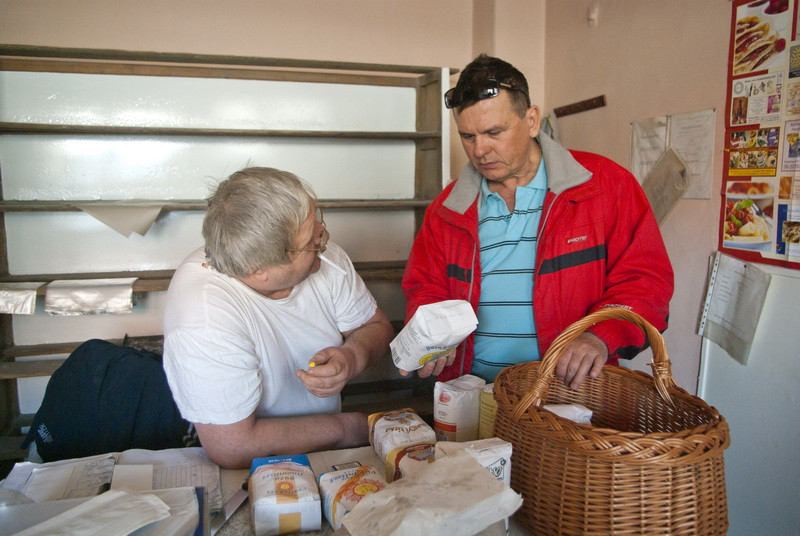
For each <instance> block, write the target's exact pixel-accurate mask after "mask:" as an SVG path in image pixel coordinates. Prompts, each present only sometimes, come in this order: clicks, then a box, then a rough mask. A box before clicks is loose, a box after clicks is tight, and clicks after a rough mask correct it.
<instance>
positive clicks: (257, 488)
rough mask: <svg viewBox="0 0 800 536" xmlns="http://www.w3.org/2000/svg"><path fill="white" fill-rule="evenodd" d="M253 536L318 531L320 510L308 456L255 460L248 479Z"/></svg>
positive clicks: (320, 520)
mask: <svg viewBox="0 0 800 536" xmlns="http://www.w3.org/2000/svg"><path fill="white" fill-rule="evenodd" d="M248 491H249V495H250V511H251V513H252V516H253V528H254V530H255V533H256V536H273V535H276V534H290V533H293V532H301V531H303V532H305V531H310V530H319V529H320V527H321V526H322V508H321V506H322V505H321V502H320V496H319V489H318V488H317V481H316V478H314V473H313V471H312V470H311V464H310V463H309V461H308V456H305V455H303V454H301V455H294V456H269V457H265V458H256V459H254V460H253V463H252V465H251V466H250V477H249V478H248Z"/></svg>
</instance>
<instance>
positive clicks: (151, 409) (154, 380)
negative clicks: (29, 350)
mask: <svg viewBox="0 0 800 536" xmlns="http://www.w3.org/2000/svg"><path fill="white" fill-rule="evenodd" d="M33 441H35V442H36V450H37V452H38V454H39V456H41V458H42V460H43V461H45V462H50V461H56V460H63V459H67V458H81V457H84V456H92V455H95V454H104V453H107V452H121V451H123V450H127V449H131V448H141V449H148V450H159V449H166V448H178V447H187V446H197V437H196V435H195V434H194V429H193V427H192V425H191V423H189V422H188V421H186V420H184V419H183V418H182V417H181V415H180V412H179V411H178V408H177V407H176V406H175V401H174V400H173V399H172V391H170V388H169V385H168V384H167V378H166V375H165V373H164V369H163V367H162V364H161V356H160V355H158V354H156V353H154V352H150V351H148V350H139V349H135V348H132V347H130V346H119V345H116V344H113V343H110V342H108V341H103V340H99V339H92V340H89V341H86V342H85V343H83V344H81V345H80V346H79V347H78V348H76V349H75V351H74V352H72V354H70V356H69V357H68V358H67V359H66V361H64V364H62V365H61V366H60V367H59V368H58V370H56V371H55V373H53V375H52V376H51V378H50V381H49V382H48V383H47V389H46V390H45V394H44V399H43V400H42V405H41V407H40V408H39V411H37V412H36V416H35V417H34V419H33V424H32V425H31V428H30V431H29V432H28V436H27V437H26V438H25V441H24V442H23V444H22V448H23V449H27V448H28V446H29V445H30V444H31V443H32V442H33Z"/></svg>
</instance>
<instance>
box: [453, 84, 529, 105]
mask: <svg viewBox="0 0 800 536" xmlns="http://www.w3.org/2000/svg"><path fill="white" fill-rule="evenodd" d="M501 88H502V89H507V90H509V91H519V92H520V93H523V94H524V93H525V91H523V90H521V89H519V88H515V87H514V86H512V85H511V84H505V83H503V82H498V81H497V80H495V79H494V78H488V79H486V80H484V81H483V82H480V83H478V84H473V85H470V86H467V87H465V88H461V89H459V87H458V85H456V87H454V88H450V89H448V90H447V92H445V94H444V105H445V107H446V108H448V109H449V108H456V107H458V106H461V105H462V104H464V103H465V102H477V101H480V100H484V99H491V98H494V97H496V96H498V95H499V94H500V89H501ZM526 96H527V95H526Z"/></svg>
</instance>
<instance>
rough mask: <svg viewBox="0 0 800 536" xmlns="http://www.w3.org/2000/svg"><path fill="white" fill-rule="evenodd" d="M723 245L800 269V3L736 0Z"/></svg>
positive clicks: (734, 253)
mask: <svg viewBox="0 0 800 536" xmlns="http://www.w3.org/2000/svg"><path fill="white" fill-rule="evenodd" d="M731 5H732V10H733V13H732V17H731V39H730V50H729V54H728V99H727V103H726V114H725V117H726V123H725V152H726V154H727V155H728V158H727V159H726V162H725V163H724V166H723V181H722V196H723V202H722V210H721V211H720V212H721V214H720V236H719V249H720V251H722V252H724V253H727V254H729V255H731V256H734V257H738V258H740V259H743V260H745V261H750V262H759V263H767V264H775V265H779V266H786V267H790V268H795V269H800V35H798V26H799V25H798V22H799V19H800V10H798V0H733V2H732V3H731Z"/></svg>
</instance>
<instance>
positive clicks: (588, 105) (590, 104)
mask: <svg viewBox="0 0 800 536" xmlns="http://www.w3.org/2000/svg"><path fill="white" fill-rule="evenodd" d="M605 105H606V96H605V95H600V96H599V97H594V98H593V99H586V100H583V101H580V102H573V103H572V104H567V105H566V106H559V107H558V108H556V109H554V110H553V113H554V114H555V116H556V117H564V116H565V115H572V114H577V113H580V112H585V111H587V110H593V109H595V108H601V107H603V106H605Z"/></svg>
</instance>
